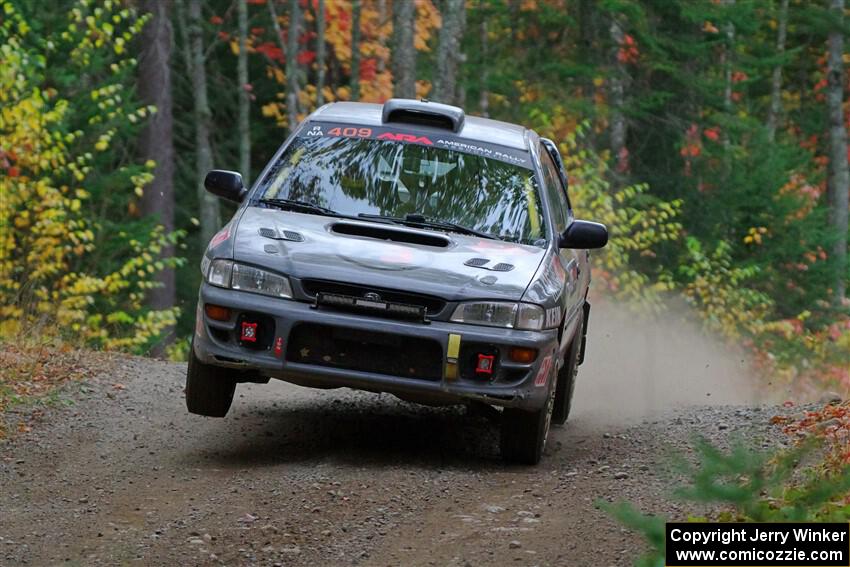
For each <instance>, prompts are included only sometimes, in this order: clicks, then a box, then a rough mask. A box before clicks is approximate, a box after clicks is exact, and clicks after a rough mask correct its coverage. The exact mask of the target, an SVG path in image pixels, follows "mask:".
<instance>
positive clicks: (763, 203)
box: [0, 0, 850, 392]
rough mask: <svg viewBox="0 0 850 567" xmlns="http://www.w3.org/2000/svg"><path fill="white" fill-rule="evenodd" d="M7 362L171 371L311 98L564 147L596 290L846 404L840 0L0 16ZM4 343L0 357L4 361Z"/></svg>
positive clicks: (236, 1)
mask: <svg viewBox="0 0 850 567" xmlns="http://www.w3.org/2000/svg"><path fill="white" fill-rule="evenodd" d="M0 8H2V9H0V342H4V343H5V344H6V345H10V344H13V343H20V341H21V338H22V337H23V338H26V339H27V340H33V338H34V337H36V338H37V340H40V341H43V340H51V341H57V342H61V343H62V344H72V345H76V346H87V347H93V348H102V349H118V350H125V351H130V352H134V353H138V354H155V355H167V356H170V357H172V358H176V359H180V358H182V357H185V354H186V352H187V349H188V344H189V342H188V341H189V337H190V335H191V332H192V326H193V319H194V313H195V303H196V294H197V287H198V283H199V281H200V278H201V274H200V271H199V269H198V266H199V263H200V257H201V255H202V253H203V251H204V249H205V247H206V244H207V242H208V241H209V239H210V238H211V236H212V235H213V234H215V232H216V231H217V230H218V229H219V228H220V227H221V225H222V224H223V223H224V222H226V221H227V219H228V218H229V216H230V215H231V214H232V212H233V209H232V208H231V207H230V206H229V205H227V204H226V203H223V202H220V201H218V200H216V199H215V198H214V197H212V196H211V195H209V194H207V193H205V192H204V190H203V185H202V180H203V177H204V175H205V173H206V172H207V171H208V170H210V169H213V168H214V167H215V168H222V169H234V170H238V171H241V172H242V174H243V176H244V177H245V178H246V179H247V180H248V181H249V182H250V181H251V180H253V179H254V177H255V176H256V175H257V174H258V173H259V171H260V170H261V168H262V167H263V166H264V164H265V162H266V161H267V160H268V159H269V158H270V157H271V155H272V154H273V153H274V151H275V150H276V149H277V148H278V147H279V146H280V144H281V143H282V142H283V141H284V139H285V138H286V136H287V134H288V132H289V129H290V127H291V126H292V125H295V124H297V123H298V121H299V120H301V119H303V118H304V117H305V116H306V115H307V114H309V113H310V112H311V111H313V110H315V109H316V108H317V107H319V106H321V105H322V104H324V103H327V102H332V101H336V100H359V101H366V102H382V101H384V100H386V99H388V98H391V97H393V96H400V97H427V98H428V99H430V100H434V101H439V102H445V103H449V104H456V105H459V106H462V107H464V108H465V109H466V110H467V112H468V113H470V114H476V115H481V116H488V117H491V118H495V119H501V120H507V121H510V122H518V123H521V124H525V125H527V126H529V127H531V128H534V129H536V130H537V131H538V132H539V133H541V135H544V136H547V137H550V138H552V139H554V140H555V141H557V142H558V143H559V144H560V149H561V152H562V153H563V155H564V157H565V161H566V163H567V167H568V169H569V174H570V192H571V198H572V200H573V203H574V206H575V208H576V211H577V216H579V217H580V218H587V219H591V220H598V221H601V222H604V223H606V224H607V225H608V227H609V230H610V231H611V241H610V244H609V246H608V247H607V249H606V250H604V251H603V252H602V253H601V254H598V255H596V256H595V266H594V293H596V294H599V295H602V296H606V297H609V298H613V299H615V300H623V301H626V302H628V303H629V304H630V305H636V306H639V307H640V308H642V309H645V310H649V311H660V310H664V309H665V308H666V307H665V306H667V305H668V304H671V303H677V302H678V301H677V300H678V298H684V299H685V300H686V301H687V302H688V303H689V304H690V306H691V308H692V309H691V311H692V313H693V317H695V318H697V319H698V320H699V321H700V322H701V323H702V324H703V325H704V326H705V327H706V329H707V330H708V331H710V332H714V333H719V334H720V335H722V336H723V337H724V338H725V339H727V340H728V341H730V342H731V343H735V344H737V345H740V346H741V347H742V348H744V349H746V350H747V351H748V352H749V353H751V355H752V360H753V363H754V365H755V367H756V368H758V369H759V371H761V372H763V373H764V374H765V375H769V376H771V379H772V380H774V381H779V382H781V383H784V384H793V385H794V386H795V387H796V388H799V389H800V390H801V391H805V390H817V389H822V388H830V389H834V390H840V391H842V392H848V391H850V363H848V361H850V302H848V298H847V283H848V280H850V269H848V261H847V254H848V235H850V233H848V210H850V208H849V207H848V195H850V173H848V144H847V128H848V125H850V122H848V121H850V117H848V110H850V108H848V104H850V103H848V87H849V86H850V82H848V76H847V73H846V72H845V67H846V65H847V63H848V61H850V55H848V53H847V49H846V46H845V37H846V35H847V33H848V30H850V27H848V20H847V19H846V16H847V13H846V9H845V6H844V0H817V1H814V0H599V1H594V0H492V1H486V0H395V1H393V0H351V1H347V0H204V1H202V0H173V1H170V0H123V1H119V0H99V1H98V0H49V1H48V0H0ZM0 346H2V345H0Z"/></svg>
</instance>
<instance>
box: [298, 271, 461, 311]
mask: <svg viewBox="0 0 850 567" xmlns="http://www.w3.org/2000/svg"><path fill="white" fill-rule="evenodd" d="M301 285H302V286H303V287H304V292H305V293H307V294H308V295H309V296H311V297H314V298H315V297H316V294H318V293H330V294H335V295H348V296H351V297H365V295H366V294H367V293H377V294H378V295H380V296H381V301H387V302H390V303H404V304H407V305H416V306H418V307H424V308H425V310H426V312H427V313H428V314H429V315H434V314H436V313H439V312H440V311H442V310H443V308H444V307H445V306H446V302H445V301H443V300H442V299H440V298H438V297H432V296H430V295H421V294H418V293H408V292H405V291H397V290H392V289H383V288H379V287H367V286H362V285H354V284H345V283H339V282H329V281H326V280H310V279H307V280H301Z"/></svg>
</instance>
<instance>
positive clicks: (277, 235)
mask: <svg viewBox="0 0 850 567" xmlns="http://www.w3.org/2000/svg"><path fill="white" fill-rule="evenodd" d="M260 236H262V237H264V238H271V239H272V240H289V241H292V242H304V236H302V235H301V234H300V233H298V232H294V231H292V230H282V231H280V232H278V231H277V230H275V229H273V228H267V227H263V228H261V229H260Z"/></svg>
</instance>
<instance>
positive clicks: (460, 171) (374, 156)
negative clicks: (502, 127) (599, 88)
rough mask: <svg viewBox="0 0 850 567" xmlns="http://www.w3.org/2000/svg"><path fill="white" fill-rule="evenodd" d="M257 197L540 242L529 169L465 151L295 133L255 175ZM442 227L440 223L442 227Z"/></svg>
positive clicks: (538, 212)
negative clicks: (265, 169)
mask: <svg viewBox="0 0 850 567" xmlns="http://www.w3.org/2000/svg"><path fill="white" fill-rule="evenodd" d="M257 195H258V196H259V198H260V199H262V200H268V199H288V200H295V201H300V202H306V203H311V204H314V205H318V206H320V207H325V208H327V209H331V210H332V211H333V212H335V213H339V214H341V215H348V216H358V215H382V216H388V217H394V218H396V219H403V218H404V217H405V216H406V215H415V217H408V218H420V217H424V218H425V219H427V220H428V221H434V222H436V221H439V222H441V223H453V224H456V225H462V227H464V228H468V229H471V230H474V231H477V232H480V233H486V234H488V235H493V236H496V237H498V238H502V239H504V240H509V241H512V242H519V243H523V244H535V245H543V244H544V243H545V240H544V239H545V235H546V231H545V227H544V225H543V222H544V221H543V215H542V209H541V206H540V197H539V191H538V186H537V182H536V180H535V177H534V172H533V171H532V170H531V169H527V168H525V167H521V166H519V165H515V164H511V163H506V162H504V161H500V160H498V159H495V158H488V157H484V156H480V155H476V154H473V153H466V152H461V151H455V150H449V149H443V148H437V147H433V146H426V145H419V144H412V143H405V142H399V141H389V140H378V139H370V138H353V137H333V136H322V137H306V136H305V137H299V138H296V139H295V140H294V141H293V142H292V144H291V145H290V146H289V147H288V148H287V149H286V151H285V152H284V153H283V154H282V155H281V156H280V157H279V159H278V160H277V161H276V162H275V163H274V164H273V166H272V167H271V168H270V170H269V172H268V173H267V174H266V176H265V177H264V178H263V180H262V182H261V184H260V188H259V193H258V194H257ZM442 229H446V227H445V226H444V227H443V228H442Z"/></svg>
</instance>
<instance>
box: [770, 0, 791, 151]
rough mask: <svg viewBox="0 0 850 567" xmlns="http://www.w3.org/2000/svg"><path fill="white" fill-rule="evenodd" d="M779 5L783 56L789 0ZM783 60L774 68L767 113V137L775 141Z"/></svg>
mask: <svg viewBox="0 0 850 567" xmlns="http://www.w3.org/2000/svg"><path fill="white" fill-rule="evenodd" d="M781 1H782V3H781V4H780V6H779V29H778V31H777V33H776V55H777V56H778V57H782V56H783V55H784V54H785V37H786V34H787V29H788V0H781ZM782 63H783V62H782V60H781V59H780V61H779V63H777V64H776V67H774V68H773V77H772V79H771V83H770V109H769V110H768V113H767V139H768V140H769V141H770V142H773V141H774V140H775V139H776V125H777V123H778V122H779V113H780V112H781V111H782Z"/></svg>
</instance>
